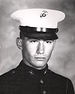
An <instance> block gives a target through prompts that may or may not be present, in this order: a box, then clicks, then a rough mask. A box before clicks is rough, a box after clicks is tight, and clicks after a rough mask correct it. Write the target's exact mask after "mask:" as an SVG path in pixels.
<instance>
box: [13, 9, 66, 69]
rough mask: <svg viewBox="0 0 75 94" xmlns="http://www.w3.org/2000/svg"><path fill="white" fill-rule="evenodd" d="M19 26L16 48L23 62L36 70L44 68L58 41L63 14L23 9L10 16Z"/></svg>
mask: <svg viewBox="0 0 75 94" xmlns="http://www.w3.org/2000/svg"><path fill="white" fill-rule="evenodd" d="M11 17H13V19H16V20H19V21H20V22H21V25H20V26H19V29H20V37H19V38H17V42H16V43H17V46H18V48H20V49H21V50H22V55H23V60H24V62H25V63H26V64H27V65H29V66H32V67H34V68H37V69H42V68H44V67H45V66H46V64H47V62H48V60H49V58H50V56H51V53H52V51H53V48H54V45H55V41H56V39H58V36H57V34H56V33H57V32H58V28H57V25H58V22H60V21H62V20H63V19H64V18H65V14H64V13H63V12H60V11H57V10H49V9H25V10H19V11H16V12H15V13H13V14H12V15H11Z"/></svg>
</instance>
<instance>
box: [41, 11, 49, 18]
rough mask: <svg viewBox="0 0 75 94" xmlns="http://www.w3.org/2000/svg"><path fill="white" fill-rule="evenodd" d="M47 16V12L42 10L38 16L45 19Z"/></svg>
mask: <svg viewBox="0 0 75 94" xmlns="http://www.w3.org/2000/svg"><path fill="white" fill-rule="evenodd" d="M47 15H48V12H47V11H46V10H43V11H42V13H41V14H40V17H41V18H43V17H46V16H47Z"/></svg>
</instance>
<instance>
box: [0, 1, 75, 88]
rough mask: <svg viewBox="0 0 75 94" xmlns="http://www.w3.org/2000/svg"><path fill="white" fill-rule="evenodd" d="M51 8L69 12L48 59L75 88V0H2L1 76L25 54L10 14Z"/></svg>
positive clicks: (0, 8)
mask: <svg viewBox="0 0 75 94" xmlns="http://www.w3.org/2000/svg"><path fill="white" fill-rule="evenodd" d="M38 7H39V8H51V9H58V10H61V11H63V12H64V13H65V14H66V18H65V20H64V21H62V22H61V23H59V26H58V27H59V28H60V29H59V32H58V36H59V39H58V40H57V43H56V46H55V49H54V51H53V54H52V56H51V59H50V61H49V62H48V64H49V68H50V69H51V70H53V71H55V72H56V73H59V74H61V75H64V76H67V77H68V78H70V79H71V80H72V82H73V84H74V88H75V0H0V75H2V74H3V73H5V72H7V71H9V70H10V69H12V68H14V67H16V66H17V65H18V64H19V62H20V60H21V58H22V56H21V51H20V50H19V49H18V48H17V47H16V37H17V36H18V34H19V30H18V27H17V25H19V22H16V21H13V20H12V19H11V18H10V14H11V13H12V12H14V11H15V10H17V9H20V8H38Z"/></svg>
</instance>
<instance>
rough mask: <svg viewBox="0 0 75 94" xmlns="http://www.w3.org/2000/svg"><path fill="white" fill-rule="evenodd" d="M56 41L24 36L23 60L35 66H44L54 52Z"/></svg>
mask: <svg viewBox="0 0 75 94" xmlns="http://www.w3.org/2000/svg"><path fill="white" fill-rule="evenodd" d="M54 44H55V41H52V40H45V41H44V40H41V39H40V40H38V39H28V38H24V39H23V40H22V54H23V60H26V61H27V64H28V65H30V66H32V67H35V68H43V67H44V66H45V65H46V64H47V62H48V60H49V58H50V56H51V53H52V50H53V48H54Z"/></svg>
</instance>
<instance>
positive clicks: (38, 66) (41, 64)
mask: <svg viewBox="0 0 75 94" xmlns="http://www.w3.org/2000/svg"><path fill="white" fill-rule="evenodd" d="M34 66H35V67H36V68H43V67H44V66H46V62H43V61H41V60H39V61H36V62H35V64H34Z"/></svg>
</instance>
